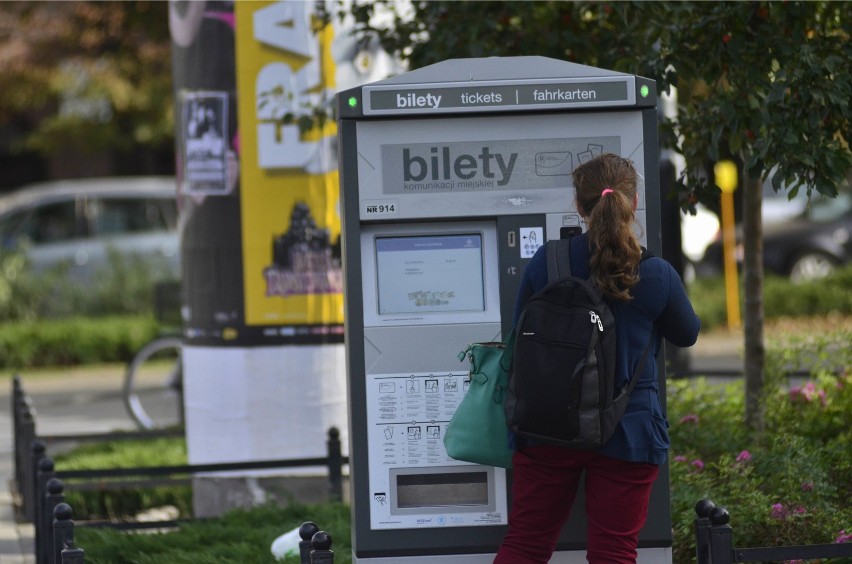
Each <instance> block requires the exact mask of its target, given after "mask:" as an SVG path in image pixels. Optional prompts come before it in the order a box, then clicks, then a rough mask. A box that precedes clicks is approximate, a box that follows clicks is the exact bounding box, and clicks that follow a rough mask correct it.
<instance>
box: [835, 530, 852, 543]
mask: <svg viewBox="0 0 852 564" xmlns="http://www.w3.org/2000/svg"><path fill="white" fill-rule="evenodd" d="M849 541H852V533H850V534H848V535H847V534H846V530H843V531H840V533H839V535H838V537H837V538H836V539H834V542H836V543H844V542H849Z"/></svg>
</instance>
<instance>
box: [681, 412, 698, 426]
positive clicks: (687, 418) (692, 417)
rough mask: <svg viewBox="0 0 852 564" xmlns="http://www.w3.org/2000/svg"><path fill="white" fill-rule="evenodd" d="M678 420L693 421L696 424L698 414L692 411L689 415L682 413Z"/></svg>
mask: <svg viewBox="0 0 852 564" xmlns="http://www.w3.org/2000/svg"><path fill="white" fill-rule="evenodd" d="M680 422H681V423H695V424H696V425H697V424H698V416H697V415H695V414H694V413H692V414H690V415H684V416H683V417H681V418H680Z"/></svg>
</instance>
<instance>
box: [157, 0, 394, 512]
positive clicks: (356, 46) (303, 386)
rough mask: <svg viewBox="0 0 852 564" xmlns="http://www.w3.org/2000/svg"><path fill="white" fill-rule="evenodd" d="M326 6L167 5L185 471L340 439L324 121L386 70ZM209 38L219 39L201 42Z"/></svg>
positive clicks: (338, 300) (330, 131)
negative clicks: (179, 223)
mask: <svg viewBox="0 0 852 564" xmlns="http://www.w3.org/2000/svg"><path fill="white" fill-rule="evenodd" d="M321 7H322V3H314V2H310V1H308V2H305V1H294V0H290V1H282V2H221V3H220V2H190V3H174V4H173V5H172V13H173V17H172V29H173V37H174V42H175V44H176V55H175V60H176V62H177V63H179V64H176V65H175V80H176V82H177V83H179V86H178V94H177V100H178V102H179V106H180V108H179V109H180V119H179V120H177V121H178V127H179V129H180V131H179V137H180V138H181V142H180V143H179V144H178V149H179V162H180V163H181V166H180V167H179V168H180V180H179V184H180V190H181V192H182V202H183V206H184V209H183V210H182V213H184V217H185V221H184V236H183V241H184V249H185V254H186V258H185V263H184V286H183V289H184V294H185V308H184V322H185V352H184V366H185V404H186V405H185V412H186V421H187V444H188V451H189V460H190V462H191V463H208V462H218V461H243V460H265V459H275V458H308V457H321V456H324V455H325V452H326V444H325V441H326V438H327V431H328V429H329V428H330V427H332V426H333V427H337V428H338V429H340V431H341V439H342V440H343V441H344V444H345V443H346V438H347V427H348V425H347V420H346V418H347V407H346V406H347V402H346V383H345V365H344V362H345V361H344V349H343V344H342V342H343V294H342V291H343V287H342V286H343V283H342V272H341V259H340V217H339V202H338V200H339V188H338V175H337V156H336V134H337V130H336V123H335V122H334V120H332V119H323V116H325V115H327V114H328V109H329V108H330V106H331V104H332V102H333V98H334V92H335V90H336V88H338V87H339V86H340V85H343V86H347V87H349V86H355V85H357V84H360V83H361V82H366V81H369V80H375V79H376V78H381V77H383V76H386V73H387V72H389V71H390V70H392V67H391V66H390V64H389V63H390V59H389V57H387V56H386V55H384V54H383V53H381V52H379V51H378V50H375V49H373V50H371V49H370V46H369V45H368V46H366V47H364V46H363V45H362V44H361V43H358V42H356V41H355V39H354V38H351V37H350V36H349V34H348V33H346V32H345V30H343V31H342V30H341V25H340V24H337V23H336V22H337V21H338V20H337V18H336V16H332V17H329V18H327V19H326V18H323V17H322V14H321V13H320V12H318V10H319V9H320V8H321ZM328 22H335V25H337V26H338V29H337V30H335V29H334V25H332V24H331V23H328ZM207 27H215V28H216V29H218V30H219V31H220V32H221V33H220V35H217V36H216V37H215V38H214V39H211V40H206V41H205V40H204V39H205V35H204V30H205V29H206V28H207ZM199 30H200V31H199ZM190 55H191V56H190ZM193 76H197V77H198V80H197V81H195V83H192V80H191V77H193ZM217 76H218V77H220V80H214V78H215V77H217ZM211 81H212V83H211V84H207V83H209V82H211ZM237 93H238V95H237ZM237 123H239V127H237ZM317 471H318V470H317ZM296 473H305V472H304V471H299V472H296ZM196 511H198V507H196Z"/></svg>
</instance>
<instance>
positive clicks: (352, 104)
mask: <svg viewBox="0 0 852 564" xmlns="http://www.w3.org/2000/svg"><path fill="white" fill-rule="evenodd" d="M357 105H358V98H356V97H355V96H350V97H349V107H350V108H354V107H355V106H357Z"/></svg>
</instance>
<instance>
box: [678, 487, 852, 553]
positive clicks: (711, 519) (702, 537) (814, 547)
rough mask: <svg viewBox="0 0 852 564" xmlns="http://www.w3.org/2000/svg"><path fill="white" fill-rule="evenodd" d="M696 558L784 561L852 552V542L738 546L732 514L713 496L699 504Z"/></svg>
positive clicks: (697, 506)
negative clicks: (718, 504) (713, 500)
mask: <svg viewBox="0 0 852 564" xmlns="http://www.w3.org/2000/svg"><path fill="white" fill-rule="evenodd" d="M695 513H696V514H697V515H698V517H696V519H695V539H696V562H697V563H698V564H731V563H733V562H782V561H788V560H809V559H814V558H844V557H850V556H852V543H834V544H809V545H798V546H772V547H760V548H735V547H734V540H733V529H732V527H731V526H730V525H729V524H728V522H729V521H730V514H729V513H728V510H727V509H725V508H724V507H719V506H717V505H716V504H715V503H713V502H712V501H710V500H709V499H702V500H701V501H699V502H698V503H697V504H696V505H695Z"/></svg>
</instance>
